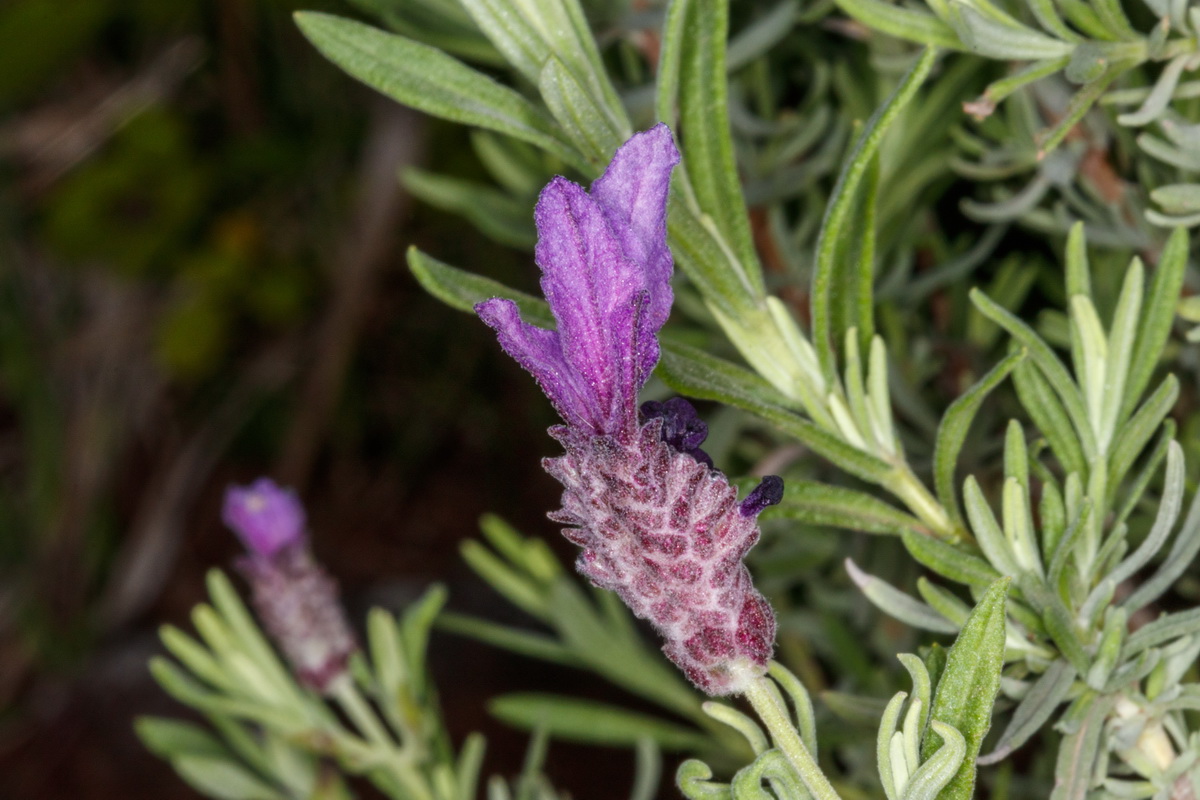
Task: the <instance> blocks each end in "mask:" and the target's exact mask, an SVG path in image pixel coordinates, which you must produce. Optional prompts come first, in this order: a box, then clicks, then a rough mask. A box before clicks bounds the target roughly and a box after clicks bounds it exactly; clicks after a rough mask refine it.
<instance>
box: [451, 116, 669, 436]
mask: <svg viewBox="0 0 1200 800" xmlns="http://www.w3.org/2000/svg"><path fill="white" fill-rule="evenodd" d="M677 163H679V152H678V151H677V150H676V149H675V143H674V141H673V139H672V137H671V131H670V129H669V128H667V126H666V125H658V126H657V127H655V128H652V129H651V130H648V131H646V132H644V133H640V134H638V135H636V136H634V137H633V138H632V139H630V140H629V141H628V142H626V143H625V144H624V145H623V146H622V147H621V149H619V150H618V151H617V153H616V155H615V156H614V157H613V160H612V163H611V164H610V165H609V167H608V170H607V171H606V172H605V173H604V175H603V176H601V177H600V178H599V179H598V180H597V181H596V182H595V183H594V184H593V185H592V190H591V192H590V193H589V192H587V191H585V190H584V189H583V187H581V186H579V185H578V184H575V183H572V182H571V181H569V180H567V179H566V178H555V179H554V180H552V181H550V183H549V185H547V186H546V188H545V189H543V190H542V194H541V196H540V197H539V198H538V202H537V208H536V209H535V211H534V218H535V220H536V222H537V229H538V243H537V250H536V252H535V259H536V261H537V263H538V266H539V267H541V270H542V291H543V293H544V294H545V295H546V299H547V300H548V301H549V302H550V310H551V311H552V312H553V313H554V318H555V321H556V322H557V323H558V325H557V329H556V330H553V331H548V330H545V329H542V328H538V327H536V326H533V325H530V324H528V323H526V322H523V321H521V318H520V314H519V312H518V311H517V307H516V304H514V303H513V302H512V301H511V300H505V299H502V298H494V299H492V300H487V301H485V302H483V303H480V304H479V305H478V306H476V308H475V310H476V311H477V312H478V314H479V316H480V318H481V319H482V320H483V321H484V322H486V323H487V324H488V325H490V326H491V327H492V328H494V329H495V330H496V334H497V336H498V337H499V339H500V346H501V347H503V348H504V350H505V351H506V352H507V353H508V354H509V355H511V356H512V357H513V358H515V359H516V360H517V361H518V362H519V363H520V364H521V366H523V367H525V369H527V370H529V371H530V372H531V373H533V376H534V378H536V379H537V382H538V384H539V385H541V387H542V390H543V391H544V392H545V393H546V396H547V397H548V398H550V402H551V403H553V404H554V408H555V409H556V410H557V411H558V413H559V416H561V417H562V418H563V421H564V422H566V423H567V424H568V425H569V426H571V427H573V428H580V429H584V430H588V431H590V432H591V433H593V434H608V435H611V436H616V437H617V438H620V439H622V440H628V439H629V438H631V437H632V435H633V430H634V428H635V427H636V424H637V394H638V391H639V390H640V389H641V388H642V386H644V385H645V383H646V381H647V380H648V379H649V378H650V373H651V372H652V371H653V370H654V365H655V364H657V363H658V340H657V339H656V338H655V334H657V333H658V330H659V328H661V327H662V326H663V323H664V322H666V320H667V315H668V314H669V313H670V310H671V301H672V299H673V297H672V294H671V283H670V281H671V270H672V261H671V251H670V250H669V249H667V192H668V189H669V186H670V177H671V170H672V168H673V167H674V166H675V165H676V164H677Z"/></svg>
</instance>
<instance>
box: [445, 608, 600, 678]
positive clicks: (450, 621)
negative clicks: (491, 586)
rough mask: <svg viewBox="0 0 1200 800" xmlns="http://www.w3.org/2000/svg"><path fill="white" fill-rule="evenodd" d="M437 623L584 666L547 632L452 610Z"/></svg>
mask: <svg viewBox="0 0 1200 800" xmlns="http://www.w3.org/2000/svg"><path fill="white" fill-rule="evenodd" d="M437 626H438V627H439V628H441V629H442V630H446V631H450V632H451V633H457V634H461V635H463V636H470V637H471V638H472V639H478V640H479V641H481V642H486V643H487V644H490V645H491V646H493V647H500V648H503V649H505V650H508V651H509V652H511V653H516V654H518V655H522V656H526V657H528V658H537V659H541V660H542V661H549V662H551V663H555V664H566V665H568V666H581V662H580V661H579V659H578V658H577V657H576V656H575V655H574V654H572V652H571V651H570V649H568V648H567V647H564V646H563V645H562V644H561V643H560V642H558V641H557V640H556V639H554V638H553V637H550V636H546V635H545V634H541V633H532V632H529V631H521V630H517V629H515V628H509V627H506V626H504V625H497V624H496V623H494V622H489V621H487V620H484V619H476V618H475V617H469V616H466V615H464V614H454V613H450V612H445V613H443V614H442V615H441V616H439V617H438V621H437Z"/></svg>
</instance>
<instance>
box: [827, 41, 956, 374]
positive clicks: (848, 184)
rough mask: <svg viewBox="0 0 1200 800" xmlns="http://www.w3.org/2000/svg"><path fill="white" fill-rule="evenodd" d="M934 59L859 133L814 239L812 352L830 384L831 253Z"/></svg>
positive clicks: (925, 58)
mask: <svg viewBox="0 0 1200 800" xmlns="http://www.w3.org/2000/svg"><path fill="white" fill-rule="evenodd" d="M934 59H935V54H934V51H933V50H932V49H927V50H926V51H925V52H924V53H923V54H922V55H921V58H920V60H918V61H917V63H916V64H915V65H913V68H912V69H911V70H910V71H909V73H908V74H907V75H905V76H904V79H903V80H902V81H901V82H900V85H899V86H897V87H896V91H895V92H893V93H892V96H891V97H889V98H888V99H887V101H886V102H885V103H884V104H883V105H882V106H880V107H879V108H878V109H876V111H875V113H874V114H872V115H871V118H870V119H869V120H867V122H866V124H865V125H864V126H863V130H862V133H861V134H860V135H859V138H858V140H857V141H856V142H855V145H854V149H853V150H852V151H851V153H850V155H849V156H848V157H847V159H846V161H845V166H844V167H843V169H842V173H841V174H840V175H839V176H838V181H837V185H836V186H834V189H833V196H832V198H830V201H829V205H828V206H827V207H826V210H825V218H824V220H823V221H822V223H821V232H820V234H819V235H818V238H817V254H816V268H815V269H814V271H813V284H812V332H813V347H814V348H816V351H817V357H818V358H819V359H820V360H821V367H822V372H823V373H824V374H825V376H826V377H827V378H829V379H832V378H833V377H834V373H835V370H834V353H833V341H834V340H833V337H834V335H835V331H834V330H833V327H832V324H831V322H832V320H831V316H832V308H831V303H832V297H831V294H832V292H833V284H834V282H835V280H834V278H835V275H834V272H835V270H836V269H837V263H836V260H835V254H836V251H837V249H838V245H839V243H840V242H841V241H842V238H843V236H844V234H845V228H846V226H847V225H848V224H849V216H850V212H851V210H852V209H853V208H854V206H855V204H856V198H857V194H858V189H859V185H860V184H861V183H862V181H863V178H864V177H865V176H866V173H867V169H868V167H869V166H870V164H871V161H872V159H873V158H874V157H875V153H876V152H877V151H878V150H879V145H880V142H881V141H882V140H883V136H884V134H885V133H886V132H887V130H888V128H889V127H890V126H891V124H892V123H893V122H894V121H895V119H896V118H897V116H899V114H900V113H901V111H903V109H904V107H905V106H907V105H908V103H909V102H910V101H911V100H912V98H913V97H914V96H915V95H916V93H917V90H918V89H919V88H920V86H921V84H922V83H923V82H924V81H925V78H926V76H928V75H929V71H930V70H931V69H932V68H933V62H934Z"/></svg>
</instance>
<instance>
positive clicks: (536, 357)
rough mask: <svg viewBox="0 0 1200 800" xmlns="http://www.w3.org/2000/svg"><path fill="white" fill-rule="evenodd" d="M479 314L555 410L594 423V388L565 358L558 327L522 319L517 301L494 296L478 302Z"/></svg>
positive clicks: (584, 423)
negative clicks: (533, 380) (546, 328)
mask: <svg viewBox="0 0 1200 800" xmlns="http://www.w3.org/2000/svg"><path fill="white" fill-rule="evenodd" d="M475 313H476V314H478V315H479V318H480V319H481V320H483V321H484V323H486V324H487V325H488V327H490V328H492V330H494V331H496V338H497V339H498V340H499V342H500V347H502V348H503V349H504V352H506V353H508V354H509V355H510V356H512V357H513V358H514V359H515V360H516V362H517V363H518V364H520V365H521V366H522V367H524V368H525V369H526V370H528V371H529V373H530V374H531V375H533V377H534V379H535V380H536V381H537V383H538V386H540V387H541V389H542V392H543V393H544V394H545V395H546V397H548V398H549V399H550V402H551V404H553V406H554V410H555V411H557V412H558V415H559V416H560V417H562V418H563V421H564V422H566V423H567V424H568V425H575V426H585V427H591V426H592V423H591V420H594V419H596V418H597V417H598V416H599V409H597V408H596V407H595V405H594V403H593V395H592V392H591V391H590V390H589V388H588V387H587V386H586V385H583V384H581V383H580V382H579V379H578V376H577V375H576V373H575V370H574V369H573V368H572V367H571V365H570V364H568V363H567V362H566V360H565V359H564V358H563V352H562V345H561V344H560V343H559V337H558V334H557V333H556V332H555V331H548V330H544V329H543V328H539V327H537V326H536V325H530V324H529V323H528V322H525V321H524V320H522V319H521V312H520V311H519V310H518V309H517V304H516V303H514V302H513V301H511V300H506V299H504V298H501V297H493V298H492V299H491V300H485V301H483V302H482V303H479V304H478V305H476V306H475Z"/></svg>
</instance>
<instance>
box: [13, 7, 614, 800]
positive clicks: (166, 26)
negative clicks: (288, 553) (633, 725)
mask: <svg viewBox="0 0 1200 800" xmlns="http://www.w3.org/2000/svg"><path fill="white" fill-rule="evenodd" d="M298 7H299V5H298V4H294V3H292V2H290V0H173V1H172V2H169V3H163V2H159V1H158V0H6V2H5V3H4V4H2V5H0V43H2V44H0V165H2V166H0V170H2V173H0V174H2V178H0V797H3V798H13V799H14V800H20V799H24V798H38V799H41V798H59V797H63V798H67V797H70V798H77V799H78V800H86V799H87V798H109V797H114V798H115V797H121V798H125V799H126V800H140V799H141V798H156V800H165V799H167V798H186V797H194V796H195V795H194V794H193V793H192V792H191V791H190V790H189V789H188V788H187V787H186V786H185V785H184V784H183V783H182V782H181V781H180V780H179V779H177V778H176V777H175V776H174V774H173V773H172V772H171V771H170V769H169V768H168V767H166V766H165V765H164V764H162V763H160V762H158V761H156V760H155V759H154V758H153V757H151V756H150V755H149V754H147V753H146V752H145V750H144V749H143V748H142V747H141V745H140V744H139V743H138V742H137V740H136V739H135V737H134V735H133V733H132V730H131V721H132V720H133V718H134V717H135V716H137V715H139V714H144V713H155V714H165V715H170V716H179V715H182V714H183V713H184V712H183V711H182V709H181V708H180V707H178V706H176V705H175V704H174V703H173V702H171V701H170V700H168V699H167V698H166V696H165V695H164V694H163V693H162V691H161V690H160V689H159V688H158V687H157V686H156V685H155V684H154V683H153V682H152V681H151V679H150V676H149V674H148V672H147V670H146V659H147V658H148V657H149V656H151V655H152V654H154V653H156V652H159V650H160V647H159V645H158V642H157V638H156V631H157V628H158V626H159V625H161V624H163V623H168V622H169V623H174V624H177V625H180V626H181V627H185V628H186V627H188V626H189V623H188V619H187V617H188V613H189V610H190V608H191V607H192V605H193V604H194V603H196V602H198V601H200V600H201V599H202V597H203V591H204V585H203V579H204V573H205V571H206V570H207V569H209V568H210V567H212V566H214V565H220V566H227V565H228V564H229V563H230V562H231V561H232V559H233V558H234V557H235V556H236V552H237V547H236V545H235V543H234V541H233V538H232V536H231V535H230V534H229V533H228V532H227V531H226V530H225V529H224V528H223V527H222V525H221V524H220V520H219V507H220V500H221V495H222V492H223V491H224V488H225V487H226V486H227V485H228V484H230V483H234V482H241V483H245V482H248V481H250V480H252V479H253V478H255V477H257V476H258V475H260V474H266V475H270V476H272V477H274V478H275V479H277V480H278V481H280V482H281V483H284V484H286V485H290V486H293V487H295V488H296V489H297V490H298V491H299V492H300V494H301V496H302V497H303V498H304V501H305V503H306V505H307V506H308V508H309V512H310V527H311V530H312V534H313V540H314V549H315V551H316V553H317V555H318V557H319V558H320V559H321V560H322V561H324V563H325V564H326V565H327V566H328V568H329V570H330V571H331V572H332V573H333V574H334V575H335V576H336V577H337V578H338V580H339V581H340V582H341V585H342V587H343V590H344V592H345V595H346V600H347V604H348V606H349V607H350V609H351V612H352V615H353V616H354V617H355V618H356V619H358V620H361V618H362V614H363V612H365V610H366V609H367V608H368V607H369V606H370V605H372V604H382V605H384V606H387V607H391V608H398V607H400V606H402V605H403V604H404V603H405V602H407V601H408V600H410V599H412V598H413V597H415V596H416V595H417V593H418V592H419V591H420V590H422V589H423V588H424V587H425V586H426V585H428V583H429V582H430V581H432V580H435V579H436V580H441V581H444V582H446V583H448V584H449V587H450V590H451V598H452V600H451V606H452V607H455V608H457V609H460V610H468V611H471V610H478V609H480V608H483V609H486V610H487V611H488V613H490V615H491V616H492V617H493V618H497V614H498V613H499V614H503V613H504V612H502V611H497V608H498V607H500V605H501V604H498V603H496V602H495V598H494V596H493V595H491V594H490V593H489V592H488V590H487V589H486V588H483V587H482V586H481V585H480V583H479V582H478V581H477V580H475V579H473V578H472V577H471V576H470V573H469V572H468V571H467V570H466V569H465V568H464V567H463V566H462V565H461V563H460V562H459V560H458V557H457V544H458V542H460V541H461V540H462V539H463V538H465V537H468V536H471V535H473V534H474V532H475V531H476V523H477V518H478V516H479V514H480V513H482V512H484V511H489V510H490V511H496V512H498V513H500V514H502V515H504V516H505V517H507V518H508V519H509V520H511V521H512V522H513V523H514V524H516V525H517V526H518V527H520V528H522V529H523V530H525V531H526V532H528V533H530V534H536V535H543V536H547V538H548V540H549V541H552V542H553V543H554V546H555V547H556V548H559V550H560V552H563V553H565V552H566V547H565V545H564V544H563V543H560V542H559V541H558V540H559V537H557V536H555V535H553V532H554V526H553V525H552V524H551V523H549V522H547V521H546V520H545V519H544V516H543V513H544V510H545V509H547V508H551V507H553V506H554V503H555V501H556V499H557V492H556V490H555V485H554V484H553V482H552V481H551V480H550V479H549V478H547V477H546V476H545V475H544V474H543V473H542V472H541V471H540V469H539V466H538V460H539V458H540V457H541V456H543V455H546V454H549V453H550V452H552V450H553V443H552V442H551V440H549V439H548V438H547V437H546V436H545V434H544V433H543V429H544V427H545V426H546V424H548V423H550V422H551V413H552V412H551V411H550V409H549V407H548V404H546V403H545V402H544V401H543V400H542V399H541V397H540V395H539V394H538V392H537V389H536V387H535V386H534V384H533V382H532V381H530V380H528V379H526V378H525V377H524V376H523V375H521V374H520V373H519V372H518V371H517V370H516V369H515V368H514V367H513V366H512V365H511V364H509V363H508V362H507V361H506V360H504V359H503V358H502V357H501V356H500V354H499V351H498V349H497V348H496V346H495V343H494V340H492V338H491V337H490V336H489V335H488V334H487V331H486V330H485V329H484V328H483V326H482V325H480V324H478V323H477V322H475V321H474V320H471V319H469V318H468V317H466V316H462V315H459V314H457V313H456V312H453V311H451V310H449V309H447V308H445V307H444V306H442V305H441V304H439V303H438V302H437V301H435V300H433V299H431V298H430V297H429V296H427V295H426V294H424V292H423V291H421V290H420V289H419V288H418V287H417V286H416V284H415V282H414V281H413V280H412V278H411V276H410V275H409V274H408V272H407V270H406V269H405V267H404V248H405V247H406V246H407V245H408V244H411V243H415V244H417V245H418V246H420V247H422V248H423V249H425V250H427V251H429V252H432V253H436V254H438V256H439V257H442V258H445V259H446V260H447V261H449V262H451V263H456V264H461V265H464V266H470V267H472V268H476V269H478V270H479V271H485V272H487V273H489V274H491V275H493V276H495V277H498V278H501V279H502V280H504V281H505V282H507V283H510V284H514V285H519V286H532V285H533V281H534V277H535V276H534V273H533V267H532V265H531V264H530V263H529V261H528V258H527V257H526V256H524V255H522V254H520V253H518V252H516V251H506V250H505V249H504V248H502V247H498V246H497V245H495V244H493V243H489V242H486V241H485V240H483V239H482V237H480V236H479V235H477V234H475V233H474V232H473V231H469V230H467V229H466V228H465V226H464V225H463V223H461V222H460V221H459V220H457V219H455V218H454V217H452V216H449V215H446V214H443V213H440V212H436V211H434V210H432V209H430V208H428V207H426V206H423V205H420V204H418V203H416V202H414V201H413V200H412V198H410V197H409V196H408V195H407V194H406V193H405V191H404V190H403V189H402V187H401V183H400V182H399V181H398V180H397V174H398V173H399V172H402V171H403V170H404V169H406V168H408V167H411V166H416V165H422V166H426V167H431V166H432V167H434V168H436V169H437V170H439V171H442V172H449V173H451V174H460V175H462V176H464V177H471V176H473V175H475V174H477V173H479V171H480V168H479V166H478V164H477V163H476V161H475V160H474V156H473V155H472V154H471V149H470V147H469V146H468V138H467V134H466V132H465V131H463V130H462V129H457V128H454V127H450V126H445V125H441V124H438V123H435V122H431V121H430V120H428V119H425V118H423V117H421V116H419V115H417V114H415V113H412V112H409V111H407V110H404V109H401V108H399V107H398V106H396V105H394V104H392V103H390V102H387V101H384V100H383V99H381V98H379V97H377V96H375V95H373V94H372V93H371V92H369V91H368V90H366V89H364V88H362V87H360V86H359V85H357V84H356V83H354V82H353V81H352V80H351V79H349V78H347V77H346V76H344V75H343V74H342V73H340V72H339V71H338V70H337V69H336V68H335V67H333V66H332V65H330V64H329V63H327V62H326V61H325V60H324V59H322V58H321V57H320V56H319V55H318V54H317V53H316V52H315V51H314V50H313V48H312V47H311V46H309V45H308V43H307V42H305V41H304V40H303V39H302V38H301V36H300V35H299V34H298V32H297V31H296V29H295V26H294V25H293V23H292V20H291V12H292V11H294V10H296V8H298ZM303 7H305V8H314V7H315V8H319V9H320V8H323V9H324V10H330V11H336V12H343V13H344V12H346V11H348V10H349V9H348V8H346V7H345V6H344V5H342V4H339V3H333V2H329V3H314V2H306V3H304V4H303ZM501 619H503V617H501ZM432 666H433V669H434V670H435V673H436V677H437V679H438V682H439V684H440V686H441V693H442V700H443V703H444V705H445V707H446V709H447V715H448V718H449V724H450V728H451V731H452V733H453V734H454V736H455V737H456V739H459V738H461V737H462V736H463V735H464V734H465V733H466V732H467V731H469V730H472V729H483V730H484V731H485V732H486V733H487V734H488V736H489V740H490V749H489V760H488V762H487V769H488V770H489V771H492V770H495V771H500V772H502V773H503V772H506V771H507V772H509V773H511V772H514V771H515V770H516V769H517V768H518V763H519V759H520V755H521V753H522V751H523V749H524V747H525V743H526V737H525V735H524V734H521V733H519V732H514V731H507V730H506V729H504V728H502V727H500V726H499V725H498V724H496V723H493V722H491V721H489V720H488V718H487V716H486V712H485V710H484V705H485V701H486V698H487V697H488V696H489V695H490V694H492V693H495V692H497V691H501V690H513V689H522V688H531V687H534V686H540V687H541V688H546V683H547V681H549V682H551V683H552V684H554V686H553V688H555V689H556V690H559V691H568V692H570V691H578V690H590V689H589V687H588V686H586V685H585V684H591V683H594V681H593V680H591V679H589V678H587V677H586V676H583V675H573V674H571V673H568V672H566V671H563V670H559V671H551V672H550V673H548V674H547V673H546V672H545V668H542V667H540V666H537V665H534V664H532V663H531V662H527V661H522V660H520V659H516V658H515V657H512V656H507V655H505V654H502V653H499V652H497V651H491V650H488V649H486V648H484V647H482V646H479V645H475V644H472V643H469V642H465V641H463V640H461V639H457V638H455V637H452V636H449V635H445V634H442V635H439V636H438V637H437V638H436V639H435V642H434V646H433V652H432ZM538 670H541V672H538ZM593 694H594V692H593ZM595 757H597V758H600V759H601V760H605V759H607V760H609V761H611V764H612V765H613V767H614V769H616V768H618V767H620V768H621V770H622V771H623V772H626V773H628V772H629V771H630V770H629V769H628V765H629V763H630V762H631V756H629V755H628V754H626V753H622V752H619V751H609V752H607V753H603V752H601V753H600V755H599V756H595ZM584 758H588V759H590V758H593V756H592V755H585V754H584V753H583V751H581V750H578V749H572V748H569V747H563V746H561V745H557V744H556V745H554V748H553V749H552V753H551V759H550V763H549V766H548V772H549V774H550V775H551V777H552V778H553V780H554V781H555V783H556V784H558V785H560V786H561V787H562V788H564V789H566V790H568V791H571V792H572V793H573V794H574V795H575V796H576V797H589V796H595V797H602V796H605V795H604V794H603V792H605V791H611V790H610V789H607V788H605V786H604V785H602V784H601V783H597V781H596V775H597V774H600V773H602V771H603V770H602V768H601V769H597V766H600V767H602V765H593V766H592V767H590V768H589V769H588V770H587V774H585V773H584V772H583V771H582V770H579V769H576V767H577V766H578V764H579V763H580V760H581V759H584ZM367 795H369V792H367Z"/></svg>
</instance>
